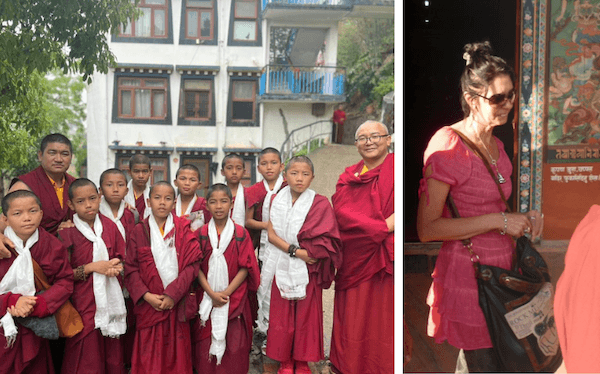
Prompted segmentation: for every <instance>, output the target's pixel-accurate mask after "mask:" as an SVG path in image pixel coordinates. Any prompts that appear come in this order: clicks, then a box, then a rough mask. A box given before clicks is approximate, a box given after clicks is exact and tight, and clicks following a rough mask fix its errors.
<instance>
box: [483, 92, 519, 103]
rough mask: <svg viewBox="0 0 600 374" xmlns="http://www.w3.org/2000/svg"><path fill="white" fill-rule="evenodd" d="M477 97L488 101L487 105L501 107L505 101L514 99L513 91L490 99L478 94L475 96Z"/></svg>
mask: <svg viewBox="0 0 600 374" xmlns="http://www.w3.org/2000/svg"><path fill="white" fill-rule="evenodd" d="M475 95H477V96H479V97H483V98H484V99H486V100H487V101H489V103H490V104H491V105H502V104H504V103H506V101H507V100H508V101H511V102H512V101H513V100H514V99H515V91H510V92H509V93H507V94H496V95H492V96H490V97H485V96H483V95H479V94H475Z"/></svg>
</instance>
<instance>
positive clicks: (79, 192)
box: [68, 185, 100, 226]
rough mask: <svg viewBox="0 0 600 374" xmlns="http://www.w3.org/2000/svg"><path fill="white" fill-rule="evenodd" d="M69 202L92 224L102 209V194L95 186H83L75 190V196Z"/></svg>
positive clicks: (74, 209) (70, 205) (82, 218)
mask: <svg viewBox="0 0 600 374" xmlns="http://www.w3.org/2000/svg"><path fill="white" fill-rule="evenodd" d="M68 204H69V207H71V209H73V211H75V213H77V215H78V216H79V218H81V220H82V221H84V222H86V223H88V224H89V225H90V226H92V225H93V224H94V221H95V220H96V216H97V215H98V211H99V210H100V194H99V193H98V191H96V188H94V186H91V185H85V186H81V187H79V188H76V189H75V190H74V191H73V198H72V199H71V200H69V201H68Z"/></svg>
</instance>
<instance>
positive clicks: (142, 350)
mask: <svg viewBox="0 0 600 374" xmlns="http://www.w3.org/2000/svg"><path fill="white" fill-rule="evenodd" d="M173 223H174V225H175V229H174V231H175V234H174V235H175V248H176V249H177V260H178V264H179V276H178V277H177V278H176V279H175V280H174V281H173V282H171V283H170V284H169V285H168V286H167V288H166V289H165V288H164V287H163V284H162V281H161V279H160V276H159V274H158V270H157V268H156V264H155V263H154V258H153V257H152V250H151V247H150V237H149V235H150V227H149V225H148V220H147V219H145V220H144V221H142V222H140V223H138V224H137V225H136V226H135V229H134V230H133V234H132V235H131V238H129V240H128V241H127V258H126V259H125V285H126V287H127V290H128V291H129V294H130V295H131V299H132V301H133V303H134V308H133V312H134V314H135V320H136V332H135V341H134V345H133V356H132V358H131V373H132V374H137V373H140V374H148V373H189V374H191V373H192V352H191V349H190V347H191V344H192V343H191V337H190V324H189V321H181V320H180V319H179V318H178V309H179V307H180V306H181V305H179V302H180V301H181V300H182V299H183V298H184V296H186V295H187V294H188V292H189V291H190V286H191V285H192V282H193V281H194V279H195V278H196V277H197V276H198V270H199V268H200V260H201V259H202V252H201V251H200V245H199V243H198V236H196V235H194V233H193V232H192V231H191V230H190V222H189V221H188V220H187V219H185V218H180V217H173ZM169 235H173V231H171V233H170V234H169ZM146 292H150V293H153V294H157V295H168V296H169V297H171V299H173V301H175V307H173V309H171V310H168V311H161V312H159V311H156V310H154V308H152V306H151V305H150V304H149V303H147V302H146V301H144V300H143V296H144V294H145V293H146Z"/></svg>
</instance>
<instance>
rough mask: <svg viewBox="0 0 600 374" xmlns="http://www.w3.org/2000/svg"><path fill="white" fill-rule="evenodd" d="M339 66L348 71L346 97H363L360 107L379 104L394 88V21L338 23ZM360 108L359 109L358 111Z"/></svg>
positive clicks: (354, 20)
mask: <svg viewBox="0 0 600 374" xmlns="http://www.w3.org/2000/svg"><path fill="white" fill-rule="evenodd" d="M339 34H340V37H339V41H338V58H337V59H338V64H339V65H342V66H345V67H346V68H347V74H348V75H347V76H348V97H349V98H351V97H353V96H354V95H355V94H361V95H363V96H365V97H366V100H365V102H364V103H363V106H366V105H367V104H369V103H372V102H375V103H376V104H377V105H381V99H382V97H383V96H385V94H387V93H388V92H390V91H392V90H393V89H394V79H393V77H394V60H393V58H388V56H389V55H391V54H393V50H394V20H393V19H348V20H346V21H344V22H342V23H341V24H340V29H339ZM361 109H362V108H361Z"/></svg>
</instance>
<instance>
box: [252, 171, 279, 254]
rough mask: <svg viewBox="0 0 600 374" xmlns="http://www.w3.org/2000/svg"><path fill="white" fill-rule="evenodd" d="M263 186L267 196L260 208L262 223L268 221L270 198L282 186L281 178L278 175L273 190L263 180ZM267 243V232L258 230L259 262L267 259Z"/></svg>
mask: <svg viewBox="0 0 600 374" xmlns="http://www.w3.org/2000/svg"><path fill="white" fill-rule="evenodd" d="M263 184H264V186H265V190H266V191H267V196H265V198H264V200H263V206H262V221H263V222H268V221H269V208H270V207H271V197H272V196H273V195H274V194H276V193H277V191H279V189H280V188H281V185H282V184H283V176H282V175H281V174H280V175H279V177H278V178H277V181H276V182H275V186H273V189H272V190H271V189H269V183H268V182H267V181H266V180H264V179H263ZM268 241H269V234H268V233H267V230H260V250H259V251H258V259H259V260H260V261H261V262H264V261H265V260H266V258H267V253H266V251H267V243H268Z"/></svg>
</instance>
